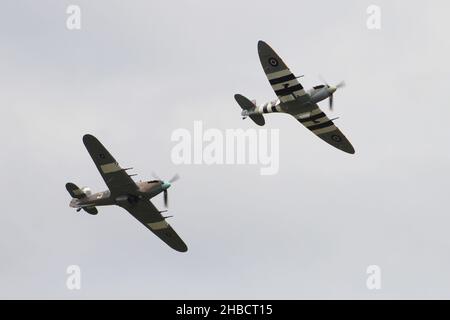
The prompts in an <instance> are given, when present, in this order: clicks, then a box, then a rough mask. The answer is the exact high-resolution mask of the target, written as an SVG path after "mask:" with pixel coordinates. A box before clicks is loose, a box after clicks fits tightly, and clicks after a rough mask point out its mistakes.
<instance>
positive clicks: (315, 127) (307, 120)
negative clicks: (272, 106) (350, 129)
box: [294, 105, 355, 154]
mask: <svg viewBox="0 0 450 320" xmlns="http://www.w3.org/2000/svg"><path fill="white" fill-rule="evenodd" d="M294 117H295V118H296V119H297V120H298V121H299V122H300V123H301V124H303V125H304V126H305V127H306V128H308V129H309V130H311V131H312V132H313V133H314V134H316V135H317V136H318V137H319V138H320V139H322V140H323V141H325V142H327V143H329V144H331V145H332V146H333V147H336V148H338V149H339V150H342V151H344V152H347V153H351V154H353V153H355V149H354V148H353V146H352V144H351V143H350V141H348V139H347V138H346V137H345V136H344V134H343V133H342V132H341V131H340V130H339V129H338V128H337V127H336V126H335V125H334V123H333V121H332V120H330V119H329V118H328V117H327V115H326V114H325V113H323V112H322V110H320V109H319V107H318V106H317V105H315V108H314V109H313V110H312V111H311V112H310V113H308V114H307V115H306V116H305V114H304V113H303V114H298V115H294Z"/></svg>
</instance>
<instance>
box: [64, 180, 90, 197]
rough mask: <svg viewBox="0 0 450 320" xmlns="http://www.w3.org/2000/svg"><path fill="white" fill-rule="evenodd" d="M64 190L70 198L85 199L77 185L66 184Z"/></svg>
mask: <svg viewBox="0 0 450 320" xmlns="http://www.w3.org/2000/svg"><path fill="white" fill-rule="evenodd" d="M66 189H67V191H68V192H69V193H70V195H71V197H72V198H76V199H82V198H84V197H86V194H85V193H84V191H83V190H81V189H80V188H78V187H77V185H76V184H74V183H72V182H68V183H66Z"/></svg>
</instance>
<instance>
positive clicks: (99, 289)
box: [0, 0, 450, 299]
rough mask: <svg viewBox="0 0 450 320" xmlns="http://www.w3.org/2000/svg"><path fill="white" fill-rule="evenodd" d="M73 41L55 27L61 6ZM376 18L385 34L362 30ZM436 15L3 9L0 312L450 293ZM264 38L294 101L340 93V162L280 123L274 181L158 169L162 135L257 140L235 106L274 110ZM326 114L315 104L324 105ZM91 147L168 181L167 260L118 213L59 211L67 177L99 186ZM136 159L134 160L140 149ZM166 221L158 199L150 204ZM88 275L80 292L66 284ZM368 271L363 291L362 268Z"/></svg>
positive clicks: (116, 7) (439, 9)
mask: <svg viewBox="0 0 450 320" xmlns="http://www.w3.org/2000/svg"><path fill="white" fill-rule="evenodd" d="M69 4H77V5H79V6H80V7H81V10H82V29H81V30H79V31H68V30H67V29H66V18H67V14H66V13H65V11H66V8H67V6H68V5H69ZM370 4H377V5H379V6H380V7H381V14H382V28H381V30H379V31H374V30H368V29H367V28H366V19H367V14H366V8H367V7H368V6H369V5H370ZM449 9H450V4H448V2H446V1H433V3H432V4H431V3H430V4H426V3H411V1H376V2H372V1H340V2H339V4H338V3H337V2H336V1H321V2H317V3H313V2H311V1H277V2H276V4H275V3H274V2H273V1H245V2H244V1H226V2H223V1H222V2H218V1H214V2H213V1H127V2H125V1H110V0H108V1H106V0H105V1H103V0H102V1H100V0H95V1H75V0H74V1H50V0H49V1H44V0H41V1H31V0H29V1H13V0H11V1H3V3H2V10H1V12H0V38H1V39H2V41H1V43H0V70H1V72H0V87H1V94H0V106H1V107H0V122H1V123H0V133H1V136H2V137H3V139H2V146H3V148H2V149H3V152H2V156H1V158H0V159H1V167H2V179H1V182H0V192H1V194H2V199H3V201H2V204H3V206H2V208H3V210H2V214H0V261H1V262H0V297H1V298H67V299H70V298H180V299H181V298H183V299H184V298H192V299H195V298H267V299H270V298H273V299H280V298H369V299H378V298H450V275H449V274H448V270H449V268H450V258H449V252H450V250H449V249H450V238H449V235H448V231H447V230H448V225H449V223H450V218H449V217H448V214H449V212H448V204H447V200H448V199H447V197H448V192H447V190H448V181H449V178H450V171H449V170H448V164H449V160H450V159H449V158H450V149H449V148H448V145H449V144H448V141H449V138H450V130H449V129H448V124H447V121H448V119H449V118H450V108H449V106H448V101H449V98H450V97H449V95H450V93H449V90H448V88H447V86H448V80H449V79H448V77H449V71H450V61H449V59H448V57H449V54H450V38H449V37H448V32H447V30H449V28H450V25H449V21H448V18H447V12H448V10H449ZM260 39H261V40H265V41H267V42H268V43H269V44H270V45H271V46H272V47H273V48H274V49H275V50H276V51H277V52H278V53H279V55H280V56H281V57H282V58H283V59H284V61H285V62H286V63H287V64H288V66H289V67H290V68H291V69H292V71H293V72H295V73H296V74H304V75H305V77H304V78H302V79H301V81H302V83H303V85H304V86H305V87H308V88H309V87H311V86H312V85H315V84H318V83H319V79H318V75H319V74H321V75H323V76H324V77H325V78H326V79H327V80H328V81H329V82H330V83H337V82H338V81H340V80H342V79H344V80H345V81H346V83H347V87H345V88H344V89H343V90H340V91H338V92H337V93H336V94H335V109H336V110H335V111H334V113H332V116H340V119H339V120H338V121H337V125H338V126H339V127H340V129H341V130H342V131H343V132H344V133H345V134H346V136H347V137H348V138H349V140H350V141H351V142H352V144H353V145H354V147H355V149H356V154H355V155H348V154H345V153H343V152H340V151H339V150H336V149H334V148H332V147H330V146H329V145H327V144H326V143H324V142H323V141H321V140H320V139H318V138H316V137H315V136H314V135H312V134H311V133H310V132H308V131H307V130H306V129H304V128H303V127H301V126H300V125H299V124H298V123H297V122H296V121H294V120H293V119H291V118H289V117H287V116H282V115H272V116H270V115H269V116H268V117H266V123H267V124H266V127H267V128H279V129H280V138H281V139H280V171H279V173H278V174H277V175H274V176H260V175H259V168H258V167H255V166H250V165H244V166H231V165H230V166H219V165H212V166H206V165H191V166H189V165H184V166H183V165H181V166H175V165H173V164H172V163H171V160H170V151H171V148H172V147H173V145H174V143H172V142H171V141H170V135H171V133H172V131H173V130H174V129H177V128H187V129H190V130H192V128H193V121H195V120H202V121H203V122H204V126H205V128H219V129H221V130H225V129H228V128H254V127H255V126H254V124H253V123H252V122H251V121H250V120H247V121H242V120H241V117H240V115H239V113H240V109H239V107H238V105H237V104H236V103H235V101H234V99H233V95H234V94H235V93H242V94H244V95H246V96H248V97H251V98H256V99H257V101H258V102H263V101H265V100H270V99H273V98H274V97H275V95H274V93H273V91H272V90H271V88H270V85H269V83H268V82H267V80H266V78H265V75H264V73H263V70H262V68H261V66H260V62H259V59H258V54H257V50H256V47H257V41H258V40H260ZM320 105H321V106H322V107H324V111H325V112H327V113H328V110H327V109H326V106H327V102H322V103H321V104H320ZM85 133H92V134H94V135H96V136H97V137H98V138H99V139H100V141H102V142H103V143H104V144H105V146H106V147H108V148H109V149H110V151H111V153H112V154H113V155H114V156H115V157H116V158H117V160H118V161H119V162H120V163H121V164H122V165H123V166H132V167H134V168H135V170H134V172H135V173H138V177H137V178H138V179H148V178H150V177H151V172H152V171H155V172H157V173H158V174H159V175H160V176H162V177H164V178H168V177H170V176H172V175H173V174H174V173H175V172H179V173H180V175H181V176H182V179H181V180H180V181H178V182H177V183H176V184H175V185H174V186H173V187H172V188H171V190H170V198H171V199H170V200H171V208H170V213H171V214H173V215H175V217H174V218H173V219H172V220H171V221H170V222H171V224H172V226H173V227H174V228H175V229H176V230H177V232H178V233H179V234H180V236H181V237H182V238H183V239H184V240H185V242H186V243H187V245H188V246H189V251H188V253H187V254H180V253H178V252H175V251H173V250H171V249H170V248H168V247H167V246H166V245H164V243H162V242H161V241H160V240H159V239H157V238H156V237H155V236H154V235H152V234H151V233H150V232H149V231H147V230H146V229H145V228H143V227H142V226H141V225H140V224H139V223H138V222H137V221H136V220H134V219H133V218H132V217H131V216H129V214H128V213H127V212H125V211H124V210H122V209H120V208H118V207H107V208H100V209H99V211H100V213H99V215H98V216H90V215H87V214H82V213H80V214H78V213H76V212H75V211H74V210H72V209H70V208H69V207H68V203H69V201H70V197H69V195H68V193H67V191H66V190H65V188H64V184H65V183H66V182H68V181H72V182H74V183H77V184H79V185H80V186H84V185H86V186H89V187H91V189H92V190H94V191H100V190H104V189H105V185H104V183H103V181H102V180H101V177H100V175H99V174H98V172H97V171H96V169H95V166H94V164H93V163H92V161H91V159H90V157H89V155H88V153H87V152H86V150H85V148H84V146H83V144H82V141H81V138H82V136H83V134H85ZM142 145H144V146H145V148H144V149H142V148H139V146H142ZM155 204H156V205H157V206H158V207H162V201H161V197H158V198H157V199H156V200H155ZM70 264H77V265H79V266H80V267H81V269H82V290H80V291H69V290H67V289H66V287H65V281H66V273H65V270H66V267H67V266H68V265H70ZM371 264H377V265H379V266H380V267H381V269H382V289H381V290H379V291H375V292H374V291H369V290H368V289H367V288H366V285H365V282H366V277H367V275H366V274H365V270H366V267H367V266H368V265H371Z"/></svg>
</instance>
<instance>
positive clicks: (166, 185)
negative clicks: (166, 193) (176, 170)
mask: <svg viewBox="0 0 450 320" xmlns="http://www.w3.org/2000/svg"><path fill="white" fill-rule="evenodd" d="M170 186H171V184H170V183H168V182H163V184H162V186H161V187H162V189H163V190H167V189H169V188H170Z"/></svg>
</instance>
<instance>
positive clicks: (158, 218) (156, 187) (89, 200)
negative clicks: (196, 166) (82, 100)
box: [66, 134, 187, 252]
mask: <svg viewBox="0 0 450 320" xmlns="http://www.w3.org/2000/svg"><path fill="white" fill-rule="evenodd" d="M83 143H84V145H85V146H86V149H87V150H88V152H89V154H90V155H91V158H92V160H93V161H94V163H95V166H96V167H97V169H98V171H99V172H100V174H101V176H102V178H103V180H105V183H106V185H107V186H108V189H109V190H107V191H103V192H98V193H94V194H92V192H91V190H90V189H89V188H82V189H80V188H78V187H77V186H76V185H75V184H73V183H71V182H69V183H67V184H66V189H67V191H68V192H69V193H70V195H71V196H72V198H73V199H72V201H71V202H70V204H69V206H70V207H72V208H77V211H80V210H82V209H83V210H84V211H86V212H87V213H89V214H92V215H96V214H97V213H98V210H97V207H99V206H109V205H118V206H120V207H122V208H124V209H125V210H127V211H128V212H129V213H131V215H132V216H133V217H135V218H136V219H137V220H139V222H141V223H142V224H143V225H144V226H145V227H146V228H148V229H149V230H150V231H152V232H153V233H154V234H155V235H156V236H158V237H159V238H160V239H161V240H162V241H164V242H165V243H167V244H168V245H169V246H170V247H171V248H173V249H175V250H177V251H180V252H186V251H187V246H186V244H185V243H184V242H183V240H181V238H180V237H179V236H178V234H177V233H176V232H175V231H174V230H173V229H172V227H171V226H170V225H169V224H168V223H167V222H166V219H167V218H168V217H164V216H162V214H161V213H162V212H165V211H159V210H158V209H156V207H155V206H154V205H153V204H152V203H151V202H150V199H151V198H153V197H155V196H156V195H158V194H160V193H163V194H164V203H165V205H166V207H167V203H168V194H167V189H169V187H170V186H171V183H172V182H174V181H176V180H178V178H179V176H178V175H175V176H174V177H173V178H172V179H170V180H169V181H168V182H164V181H162V180H161V179H159V178H157V180H151V181H144V182H137V183H136V182H134V181H133V179H132V178H131V177H132V175H129V174H128V173H127V172H126V171H127V170H129V169H132V168H121V167H120V166H119V164H118V163H117V161H116V160H115V159H114V157H113V156H112V155H111V154H110V153H109V152H108V150H106V148H105V147H104V146H103V145H102V144H101V143H100V141H98V140H97V138H95V137H94V136H92V135H90V134H87V135H85V136H84V137H83ZM166 211H167V210H166Z"/></svg>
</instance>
